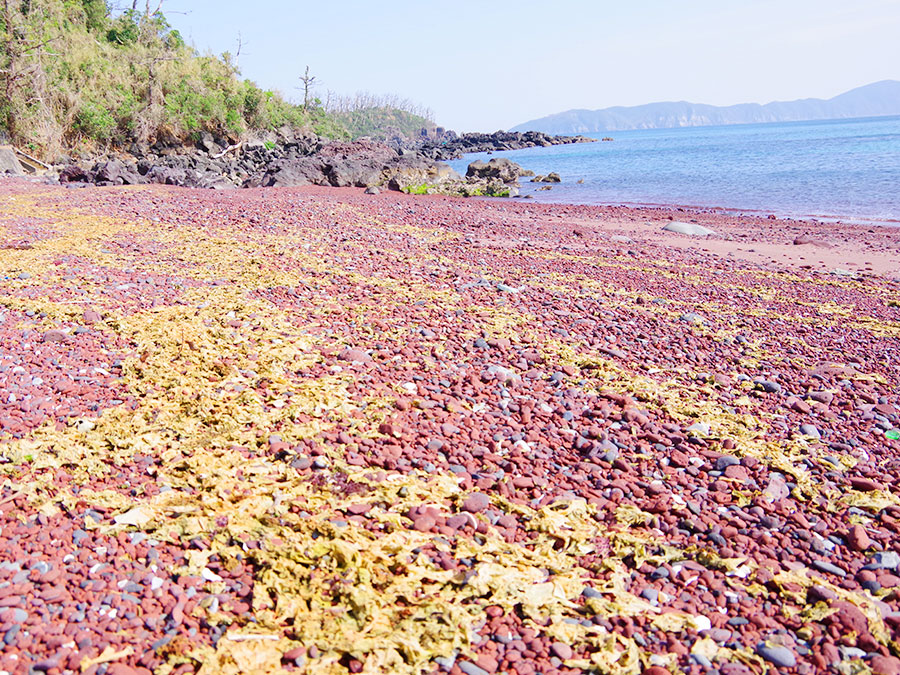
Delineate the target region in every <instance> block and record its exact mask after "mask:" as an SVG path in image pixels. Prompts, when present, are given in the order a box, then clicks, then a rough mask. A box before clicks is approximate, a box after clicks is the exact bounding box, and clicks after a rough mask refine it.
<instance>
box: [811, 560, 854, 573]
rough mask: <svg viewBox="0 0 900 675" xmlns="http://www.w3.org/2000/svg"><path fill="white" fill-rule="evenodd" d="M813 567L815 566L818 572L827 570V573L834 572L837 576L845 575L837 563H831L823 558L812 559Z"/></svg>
mask: <svg viewBox="0 0 900 675" xmlns="http://www.w3.org/2000/svg"><path fill="white" fill-rule="evenodd" d="M813 567H815V568H816V569H817V570H819V571H820V572H827V573H828V574H834V575H837V576H839V577H845V576H847V573H846V572H845V571H844V570H842V569H841V568H840V567H838V566H837V565H832V564H831V563H830V562H827V561H825V560H813Z"/></svg>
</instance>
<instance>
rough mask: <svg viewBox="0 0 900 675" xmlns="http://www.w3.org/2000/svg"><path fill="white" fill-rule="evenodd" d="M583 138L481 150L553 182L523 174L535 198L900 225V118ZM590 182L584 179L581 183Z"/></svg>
mask: <svg viewBox="0 0 900 675" xmlns="http://www.w3.org/2000/svg"><path fill="white" fill-rule="evenodd" d="M591 136H592V137H596V138H598V139H599V138H602V137H604V136H609V137H612V138H613V140H612V141H598V142H596V143H584V144H577V145H557V146H552V147H547V148H527V149H525V150H515V151H509V152H505V151H504V152H495V153H493V155H488V154H487V153H477V154H470V155H466V156H465V157H464V158H463V159H461V160H455V161H453V162H450V164H451V166H453V168H454V169H456V170H457V171H459V172H460V173H463V174H465V171H466V167H467V166H468V164H469V163H470V162H472V161H474V160H475V159H483V160H488V159H490V158H491V157H492V156H493V157H508V158H510V159H511V160H513V161H515V162H518V163H519V164H521V165H522V166H523V167H524V168H526V169H531V170H532V171H534V172H535V173H537V174H547V173H549V172H551V171H555V172H556V173H558V174H559V175H560V176H561V177H562V183H559V184H556V185H553V187H552V189H550V190H539V189H538V188H539V187H541V186H542V184H535V183H530V182H529V180H530V179H528V178H523V179H521V182H522V190H521V194H522V196H523V197H524V196H525V195H531V196H532V197H533V198H534V200H535V201H541V202H566V203H575V204H628V205H666V206H688V207H694V208H713V209H718V210H723V211H727V212H758V213H764V214H769V213H773V214H777V215H779V216H794V217H816V218H826V219H842V220H847V221H862V222H872V221H876V222H877V221H886V222H887V223H890V224H894V225H896V224H900V222H898V221H900V117H872V118H865V119H851V120H826V121H814V122H788V123H772V124H744V125H733V126H716V127H683V128H678V129H642V130H635V131H616V132H608V133H604V134H592V135H591ZM579 181H581V182H579Z"/></svg>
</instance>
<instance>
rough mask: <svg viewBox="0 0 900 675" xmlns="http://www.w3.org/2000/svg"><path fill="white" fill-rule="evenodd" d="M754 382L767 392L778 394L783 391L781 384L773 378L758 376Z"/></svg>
mask: <svg viewBox="0 0 900 675" xmlns="http://www.w3.org/2000/svg"><path fill="white" fill-rule="evenodd" d="M753 383H754V384H755V385H756V386H757V387H759V388H760V389H762V390H763V391H764V392H766V393H767V394H777V393H779V392H780V391H781V385H780V384H778V383H777V382H772V381H771V380H763V379H761V378H757V379H755V380H753Z"/></svg>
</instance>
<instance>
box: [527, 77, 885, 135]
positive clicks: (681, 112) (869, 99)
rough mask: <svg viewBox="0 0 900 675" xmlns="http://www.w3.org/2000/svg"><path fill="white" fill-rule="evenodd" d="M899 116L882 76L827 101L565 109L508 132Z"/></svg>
mask: <svg viewBox="0 0 900 675" xmlns="http://www.w3.org/2000/svg"><path fill="white" fill-rule="evenodd" d="M883 115H900V82H898V81H896V80H882V81H881V82H875V83H873V84H868V85H865V86H863V87H858V88H856V89H851V90H850V91H848V92H845V93H843V94H840V95H838V96H835V97H834V98H830V99H827V100H824V99H819V98H806V99H801V100H798V101H775V102H773V103H766V104H765V105H761V104H759V103H741V104H738V105H731V106H714V105H705V104H702V103H688V102H687V101H669V102H664V103H648V104H646V105H638V106H632V107H623V106H617V107H614V108H604V109H602V110H567V111H566V112H561V113H557V114H555V115H548V116H547V117H541V118H539V119H536V120H531V121H530V122H525V123H524V124H519V125H518V126H515V127H513V128H512V129H510V131H542V132H544V133H548V134H589V133H597V132H604V131H622V130H627V129H670V128H674V127H699V126H710V125H721V124H757V123H761V122H798V121H803V120H824V119H841V118H851V117H879V116H883Z"/></svg>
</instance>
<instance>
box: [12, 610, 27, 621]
mask: <svg viewBox="0 0 900 675" xmlns="http://www.w3.org/2000/svg"><path fill="white" fill-rule="evenodd" d="M12 620H13V623H25V622H26V621H28V612H26V611H25V610H24V609H19V608H18V607H17V608H16V609H14V610H13V615H12Z"/></svg>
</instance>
